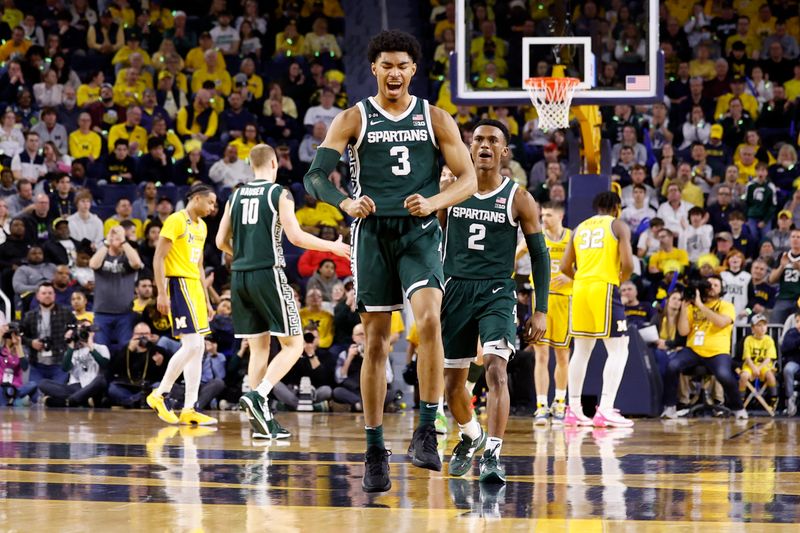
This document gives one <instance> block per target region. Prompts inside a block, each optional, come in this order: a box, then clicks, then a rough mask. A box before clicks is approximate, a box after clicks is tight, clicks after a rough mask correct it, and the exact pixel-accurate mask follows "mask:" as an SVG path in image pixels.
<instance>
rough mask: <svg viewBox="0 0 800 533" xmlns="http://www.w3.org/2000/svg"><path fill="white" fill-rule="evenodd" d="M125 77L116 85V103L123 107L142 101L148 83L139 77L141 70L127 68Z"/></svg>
mask: <svg viewBox="0 0 800 533" xmlns="http://www.w3.org/2000/svg"><path fill="white" fill-rule="evenodd" d="M124 70H125V78H124V79H123V80H121V81H118V82H117V83H116V85H114V103H115V104H117V105H118V106H122V107H130V106H132V105H139V104H141V103H142V96H143V94H144V91H145V89H147V84H145V82H144V81H143V80H142V79H141V78H140V77H139V71H137V70H136V69H134V68H132V67H131V68H126V69H124Z"/></svg>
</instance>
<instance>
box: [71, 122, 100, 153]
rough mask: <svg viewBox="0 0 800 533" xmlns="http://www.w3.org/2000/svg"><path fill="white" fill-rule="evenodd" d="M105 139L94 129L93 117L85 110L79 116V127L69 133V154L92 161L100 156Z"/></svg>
mask: <svg viewBox="0 0 800 533" xmlns="http://www.w3.org/2000/svg"><path fill="white" fill-rule="evenodd" d="M102 148H103V139H102V138H101V137H100V135H98V134H97V133H96V132H94V131H92V117H91V115H89V113H86V112H83V113H81V114H80V115H79V116H78V129H77V130H75V131H73V132H72V133H70V134H69V155H70V157H72V158H73V159H83V158H86V159H88V160H89V161H91V162H94V161H96V160H97V159H99V158H100V153H101V151H102Z"/></svg>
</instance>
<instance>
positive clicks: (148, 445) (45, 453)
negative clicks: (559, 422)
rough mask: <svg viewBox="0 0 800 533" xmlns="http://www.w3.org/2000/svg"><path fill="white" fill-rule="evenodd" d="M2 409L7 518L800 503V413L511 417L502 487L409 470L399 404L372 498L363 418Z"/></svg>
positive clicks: (31, 521) (244, 523) (540, 524)
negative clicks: (176, 421) (366, 481)
mask: <svg viewBox="0 0 800 533" xmlns="http://www.w3.org/2000/svg"><path fill="white" fill-rule="evenodd" d="M2 415H3V418H2V422H0V438H1V439H0V440H2V442H0V465H1V466H0V497H2V498H3V499H2V501H0V522H1V523H3V529H5V528H6V527H9V528H10V529H20V528H22V527H25V528H26V529H28V528H30V527H32V526H33V527H36V526H41V527H45V528H48V529H51V530H52V528H53V527H54V525H55V524H58V529H59V530H60V531H72V530H75V531H77V530H81V531H86V530H90V529H91V528H92V527H103V528H106V527H108V526H109V524H114V525H116V526H119V527H120V528H122V529H138V528H156V529H158V530H161V529H166V530H171V531H216V530H220V529H228V530H231V531H240V530H252V531H261V530H263V529H264V527H269V525H280V526H281V530H286V531H291V530H293V529H295V530H298V531H303V530H306V529H308V528H310V527H311V525H312V524H325V523H327V524H330V525H331V526H332V527H334V528H335V529H339V527H342V528H345V527H352V526H356V527H362V526H376V527H381V526H389V527H391V528H392V529H393V530H397V531H411V530H414V531H417V530H418V529H419V528H420V527H424V528H426V529H432V528H435V529H439V528H442V529H443V528H446V527H448V525H452V523H453V521H456V522H457V523H459V524H473V525H475V526H476V527H479V525H480V524H484V523H485V521H487V520H492V521H493V523H494V524H495V525H496V526H498V527H501V528H503V527H506V526H507V527H508V528H512V529H516V528H522V529H529V530H536V531H550V530H552V531H567V530H569V531H601V530H603V529H604V528H605V526H608V525H612V524H613V525H614V530H618V529H619V530H625V531H627V530H631V531H643V530H647V529H650V528H653V531H657V530H661V529H660V528H662V527H663V526H665V525H667V524H675V525H677V524H679V523H688V522H692V523H693V525H694V526H695V527H697V526H698V525H699V524H698V523H714V524H716V525H711V524H709V525H710V526H711V527H718V528H722V529H721V530H726V529H728V527H729V526H731V527H733V523H742V524H740V525H737V526H735V528H736V529H737V530H742V529H750V528H752V530H754V531H764V530H765V528H767V529H769V528H775V529H778V530H782V529H784V528H783V527H782V526H781V524H784V525H785V527H786V529H787V530H788V528H790V527H792V528H794V527H796V526H794V524H796V522H797V521H798V518H799V517H798V514H800V459H798V458H797V457H796V450H797V438H796V436H797V426H798V424H797V422H796V421H794V420H767V419H764V420H763V421H760V420H758V419H751V420H749V421H739V422H734V421H728V420H691V421H685V420H683V421H677V422H675V421H669V422H662V421H657V420H640V421H638V422H637V425H636V427H635V428H634V429H633V430H630V429H591V428H588V429H585V428H580V429H563V428H561V429H555V428H553V429H550V428H543V429H542V428H536V429H535V430H534V428H533V424H532V420H530V419H524V418H513V419H512V420H511V422H510V425H509V432H508V435H507V439H506V440H505V444H504V456H503V464H504V466H505V468H506V471H507V473H508V484H507V485H506V486H505V487H498V486H491V485H481V484H480V483H478V481H477V470H473V471H472V472H471V473H470V474H468V475H467V476H465V477H464V478H450V477H448V476H447V474H446V472H442V473H433V472H428V471H425V470H420V469H418V468H415V467H413V466H411V464H410V462H409V461H408V459H407V457H406V455H405V453H403V452H404V451H405V449H406V447H407V445H408V440H407V439H408V438H409V437H410V434H411V431H412V428H413V418H412V417H411V416H410V414H401V415H390V416H389V417H387V419H386V423H385V425H386V434H387V436H389V439H388V443H389V444H390V445H391V446H392V448H393V449H394V450H395V454H394V455H393V456H392V457H391V475H392V479H393V483H394V486H393V489H392V491H391V492H389V493H387V494H385V495H377V496H376V495H367V494H365V493H364V492H362V490H361V474H362V471H363V470H362V469H363V453H362V449H363V437H362V433H363V432H362V430H361V428H362V427H363V419H362V418H361V417H360V416H357V415H349V414H348V415H331V414H302V415H289V416H286V417H285V419H286V425H287V426H291V427H292V428H293V429H296V430H297V431H296V432H295V435H297V438H296V439H295V440H293V441H290V442H272V443H270V442H267V443H264V444H262V445H260V446H255V445H254V444H253V443H252V442H251V440H250V438H249V435H248V431H247V428H246V425H243V424H242V421H241V419H240V415H239V413H222V414H221V415H222V418H221V421H220V422H221V424H220V428H219V430H215V429H211V428H194V429H193V428H177V427H164V426H163V425H161V423H160V422H159V421H158V420H156V419H155V418H154V417H152V416H150V413H144V412H132V411H126V412H118V411H98V412H89V411H59V410H33V411H23V410H3V411H2ZM448 437H449V439H448V440H447V441H444V440H443V441H441V442H440V450H441V451H442V453H443V454H445V455H448V454H449V452H450V450H451V449H452V447H453V445H454V444H455V440H456V438H457V435H456V434H455V433H453V434H451V435H449V436H448ZM352 509H359V512H358V513H353V512H352ZM264 520H267V521H268V522H264ZM321 521H329V522H321ZM768 524H769V525H768ZM745 526H746V527H745ZM576 528H577V529H576ZM470 529H471V528H470ZM479 529H480V527H479Z"/></svg>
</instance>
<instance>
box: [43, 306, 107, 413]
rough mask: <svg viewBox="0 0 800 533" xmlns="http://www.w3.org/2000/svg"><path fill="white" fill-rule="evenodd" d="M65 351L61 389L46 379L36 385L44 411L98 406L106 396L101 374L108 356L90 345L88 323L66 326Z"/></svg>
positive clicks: (91, 335)
mask: <svg viewBox="0 0 800 533" xmlns="http://www.w3.org/2000/svg"><path fill="white" fill-rule="evenodd" d="M65 337H66V341H67V344H68V345H69V348H68V349H67V352H66V353H65V354H64V360H63V362H62V364H61V368H62V369H63V370H64V371H65V372H68V373H69V382H68V383H67V384H66V385H65V384H63V383H58V382H56V381H52V380H49V379H43V380H42V381H40V382H39V390H40V391H41V392H42V394H44V395H45V396H44V404H45V405H46V406H47V407H78V406H85V405H88V406H89V407H94V406H95V405H99V404H100V400H101V399H102V398H103V396H104V395H105V392H106V385H107V384H106V377H105V370H106V369H107V368H108V365H109V362H110V360H111V355H110V354H109V353H108V347H106V346H104V345H102V344H95V343H94V331H92V324H91V322H89V321H88V320H81V321H80V322H79V323H78V324H77V325H76V324H69V325H68V326H67V333H66V335H65Z"/></svg>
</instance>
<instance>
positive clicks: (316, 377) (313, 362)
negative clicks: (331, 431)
mask: <svg viewBox="0 0 800 533" xmlns="http://www.w3.org/2000/svg"><path fill="white" fill-rule="evenodd" d="M335 366H336V364H335V361H332V357H331V355H330V354H329V353H328V352H327V351H326V350H320V349H319V331H317V328H316V326H315V325H314V324H313V323H312V324H310V325H308V326H306V327H305V330H304V332H303V353H302V354H301V356H300V359H299V360H298V361H297V362H296V363H295V364H294V366H293V367H292V369H291V370H289V372H288V373H287V374H286V376H285V377H284V378H283V379H282V380H281V381H279V382H278V384H277V385H275V387H274V388H273V389H272V392H273V394H274V395H275V397H276V398H277V399H278V401H279V402H281V403H283V404H284V405H286V407H287V408H288V409H289V410H291V411H297V410H298V407H299V405H300V400H301V397H302V399H304V400H305V399H306V396H307V395H308V396H310V398H308V399H309V400H310V401H311V403H313V404H319V403H321V402H326V401H327V400H330V399H331V396H332V391H333V385H334V383H335V382H334V378H333V374H334V370H335ZM309 380H310V385H311V390H308V391H307V390H304V385H303V384H304V383H307V382H308V381H309ZM304 403H305V402H304ZM321 407H322V406H317V408H321Z"/></svg>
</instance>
